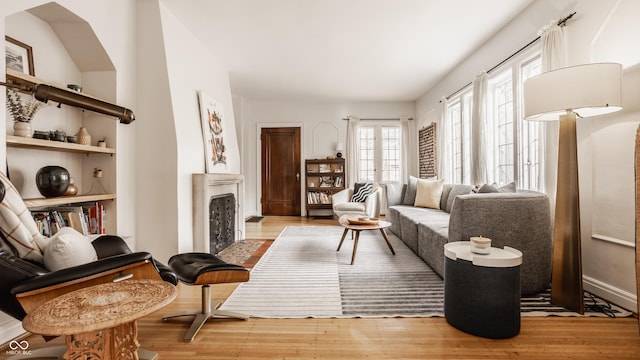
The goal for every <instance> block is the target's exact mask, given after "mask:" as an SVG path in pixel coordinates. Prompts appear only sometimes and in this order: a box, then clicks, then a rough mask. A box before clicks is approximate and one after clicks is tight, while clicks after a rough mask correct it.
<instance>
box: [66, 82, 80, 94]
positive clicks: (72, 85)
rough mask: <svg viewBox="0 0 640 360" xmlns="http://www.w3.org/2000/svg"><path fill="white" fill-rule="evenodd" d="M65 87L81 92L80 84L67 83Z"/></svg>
mask: <svg viewBox="0 0 640 360" xmlns="http://www.w3.org/2000/svg"><path fill="white" fill-rule="evenodd" d="M67 88H68V89H71V90H73V91H77V92H79V93H81V92H82V86H80V85H76V84H67Z"/></svg>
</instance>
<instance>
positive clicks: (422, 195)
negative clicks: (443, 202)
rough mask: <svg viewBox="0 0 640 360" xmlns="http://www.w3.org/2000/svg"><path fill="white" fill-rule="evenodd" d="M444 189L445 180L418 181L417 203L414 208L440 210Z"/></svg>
mask: <svg viewBox="0 0 640 360" xmlns="http://www.w3.org/2000/svg"><path fill="white" fill-rule="evenodd" d="M443 187H444V179H440V180H428V179H418V184H417V186H416V201H415V202H414V204H413V206H418V207H426V208H431V209H440V197H441V196H442V189H443Z"/></svg>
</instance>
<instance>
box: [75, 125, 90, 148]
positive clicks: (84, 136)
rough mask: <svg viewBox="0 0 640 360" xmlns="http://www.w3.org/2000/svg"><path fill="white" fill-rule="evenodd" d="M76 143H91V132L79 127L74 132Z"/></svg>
mask: <svg viewBox="0 0 640 360" xmlns="http://www.w3.org/2000/svg"><path fill="white" fill-rule="evenodd" d="M76 138H77V140H78V141H77V143H78V144H82V145H91V134H89V132H88V131H87V129H85V128H84V127H81V128H80V129H79V130H78V133H76Z"/></svg>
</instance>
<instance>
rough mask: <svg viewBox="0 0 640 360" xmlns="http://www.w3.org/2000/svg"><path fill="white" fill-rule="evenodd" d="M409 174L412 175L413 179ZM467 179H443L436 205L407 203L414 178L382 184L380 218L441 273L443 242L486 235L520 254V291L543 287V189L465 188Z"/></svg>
mask: <svg viewBox="0 0 640 360" xmlns="http://www.w3.org/2000/svg"><path fill="white" fill-rule="evenodd" d="M414 179H415V178H413V179H412V180H414ZM471 190H472V187H471V186H469V185H459V184H456V185H451V184H445V185H444V188H443V191H442V196H441V198H440V209H430V208H421V207H415V206H413V201H414V200H413V199H415V183H414V184H411V182H410V186H407V185H406V184H387V185H386V197H387V206H388V209H387V213H386V220H387V221H389V222H391V224H392V225H391V227H390V228H389V230H390V231H391V232H393V233H394V234H395V235H397V236H398V237H399V238H400V239H401V240H402V241H403V242H404V243H405V244H407V246H408V247H409V248H411V250H413V251H414V252H415V253H416V254H417V255H418V256H420V257H421V258H422V259H423V260H424V261H425V262H426V263H427V264H428V265H429V266H431V268H433V270H435V272H436V273H438V274H439V275H440V276H442V277H444V244H446V243H447V242H453V241H464V240H466V241H468V240H469V238H470V237H472V236H484V237H488V238H491V239H492V242H491V246H493V247H499V248H502V247H504V246H505V245H506V246H510V247H513V248H515V249H517V250H520V251H521V252H522V254H523V263H522V267H521V285H522V288H521V289H522V293H523V294H531V293H536V292H540V291H543V290H545V289H547V288H548V287H549V283H550V279H551V255H552V237H551V216H550V211H549V199H548V197H547V195H546V194H544V193H540V192H535V191H528V190H516V191H515V192H491V193H471Z"/></svg>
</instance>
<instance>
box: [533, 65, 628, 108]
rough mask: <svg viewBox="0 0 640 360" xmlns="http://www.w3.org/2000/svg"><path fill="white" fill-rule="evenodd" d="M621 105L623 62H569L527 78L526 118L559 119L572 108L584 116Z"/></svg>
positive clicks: (620, 106)
mask: <svg viewBox="0 0 640 360" xmlns="http://www.w3.org/2000/svg"><path fill="white" fill-rule="evenodd" d="M621 109H622V65H620V64H615V63H594V64H585V65H577V66H570V67H566V68H561V69H558V70H553V71H549V72H546V73H543V74H540V75H538V76H534V77H531V78H529V79H527V80H526V81H525V82H524V117H525V119H526V120H558V118H559V116H560V115H563V114H565V113H566V112H567V111H573V112H575V113H576V114H578V115H579V116H581V117H588V116H595V115H602V114H607V113H611V112H614V111H618V110H621Z"/></svg>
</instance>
